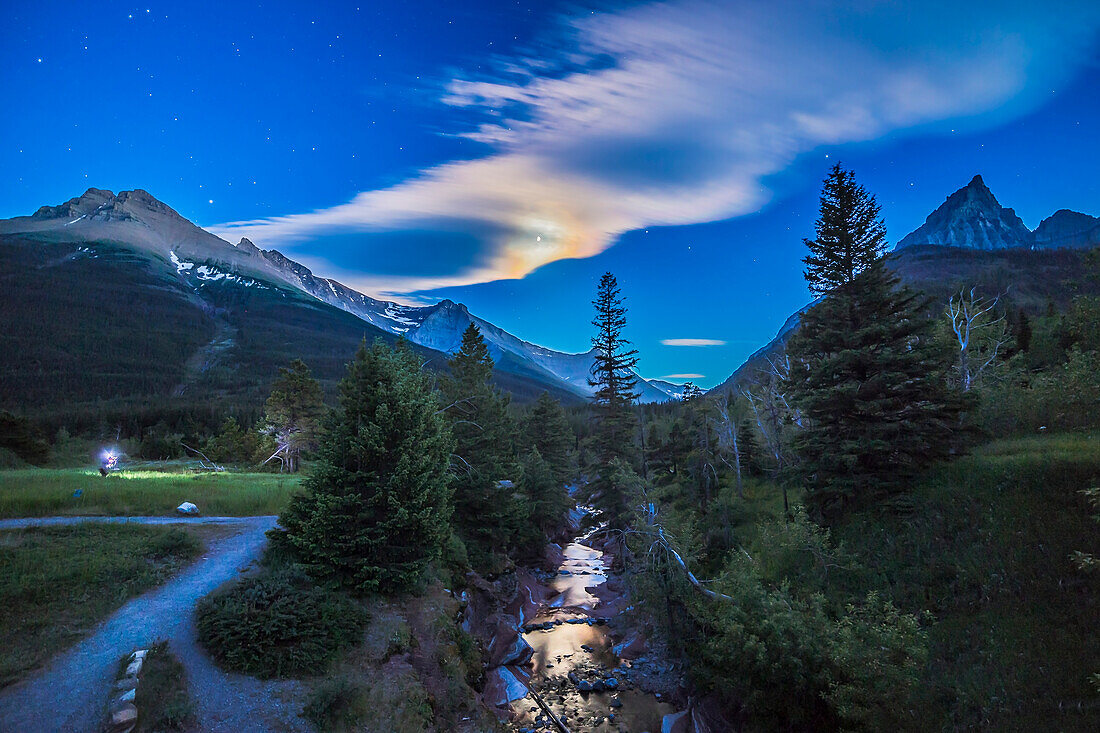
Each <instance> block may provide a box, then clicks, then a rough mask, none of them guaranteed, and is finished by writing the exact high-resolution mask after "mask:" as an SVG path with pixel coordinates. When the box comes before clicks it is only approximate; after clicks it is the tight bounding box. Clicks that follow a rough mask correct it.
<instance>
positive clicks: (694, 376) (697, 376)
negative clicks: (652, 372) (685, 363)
mask: <svg viewBox="0 0 1100 733" xmlns="http://www.w3.org/2000/svg"><path fill="white" fill-rule="evenodd" d="M706 376H707V375H705V374H666V375H664V376H663V377H661V379H705V378H706Z"/></svg>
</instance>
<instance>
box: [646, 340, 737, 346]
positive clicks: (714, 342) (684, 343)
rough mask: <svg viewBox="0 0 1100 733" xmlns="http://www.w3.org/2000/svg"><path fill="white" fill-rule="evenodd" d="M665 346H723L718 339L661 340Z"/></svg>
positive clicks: (723, 343) (722, 342)
mask: <svg viewBox="0 0 1100 733" xmlns="http://www.w3.org/2000/svg"><path fill="white" fill-rule="evenodd" d="M661 343H662V344H664V345H665V346H725V345H726V342H725V341H720V340H719V339H661Z"/></svg>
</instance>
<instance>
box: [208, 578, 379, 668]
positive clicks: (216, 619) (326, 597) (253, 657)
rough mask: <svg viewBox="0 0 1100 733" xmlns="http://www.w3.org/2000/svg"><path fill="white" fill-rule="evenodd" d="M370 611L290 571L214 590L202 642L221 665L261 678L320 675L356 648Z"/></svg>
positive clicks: (210, 599)
mask: <svg viewBox="0 0 1100 733" xmlns="http://www.w3.org/2000/svg"><path fill="white" fill-rule="evenodd" d="M366 621H367V614H366V612H365V611H364V610H363V609H362V608H361V607H360V606H359V605H358V604H356V603H355V602H353V601H351V600H350V599H348V598H347V597H345V596H343V595H340V594H337V593H334V592H332V591H327V590H323V589H321V588H317V587H315V586H313V585H312V584H311V582H310V580H309V578H308V577H307V576H306V575H305V574H303V573H301V572H299V571H296V570H293V569H287V570H280V571H277V572H272V573H267V574H264V575H259V576H256V577H252V578H247V579H245V580H242V581H240V582H239V583H237V584H236V585H234V586H232V587H231V588H229V589H227V590H223V591H215V592H214V593H213V594H211V595H209V596H207V597H206V598H204V599H203V600H202V601H201V602H200V604H199V608H198V628H199V640H200V641H201V642H202V644H203V645H204V646H205V647H206V648H207V650H208V651H209V652H210V653H211V655H213V657H214V658H215V659H217V660H218V661H219V662H220V663H221V664H222V665H224V666H225V667H227V668H229V669H233V670H237V671H241V672H246V673H248V674H251V675H255V676H257V677H260V678H268V677H296V676H301V675H303V674H308V673H311V672H315V671H317V670H318V669H319V668H321V667H323V666H324V665H326V664H327V663H328V662H329V661H330V660H331V659H332V657H333V655H334V654H335V653H336V652H337V651H339V650H340V649H341V648H343V647H345V646H347V645H348V644H350V643H353V642H354V641H355V639H356V638H357V637H358V634H359V632H360V631H361V629H362V627H363V625H364V624H365V623H366Z"/></svg>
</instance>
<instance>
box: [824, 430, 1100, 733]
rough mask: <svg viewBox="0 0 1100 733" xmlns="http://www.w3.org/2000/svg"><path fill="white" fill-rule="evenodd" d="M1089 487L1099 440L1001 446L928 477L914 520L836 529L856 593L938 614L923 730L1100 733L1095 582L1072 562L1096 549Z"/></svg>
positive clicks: (1099, 529)
mask: <svg viewBox="0 0 1100 733" xmlns="http://www.w3.org/2000/svg"><path fill="white" fill-rule="evenodd" d="M1096 485H1100V436H1098V435H1096V434H1068V435H1049V436H1041V437H1033V438H1024V439H1017V440H1005V441H997V442H994V443H991V444H989V445H987V446H983V447H981V448H979V449H977V450H976V451H975V452H974V453H973V454H972V455H970V456H966V457H964V458H961V459H960V460H958V461H955V462H953V463H950V464H947V465H944V466H942V467H939V468H937V469H935V470H933V471H932V472H931V473H930V474H929V475H928V476H926V477H925V478H924V479H923V480H922V481H921V482H919V484H918V485H917V486H916V487H915V490H914V492H913V506H912V509H911V510H910V511H909V512H907V513H905V514H903V515H892V514H889V513H886V512H883V513H867V514H864V515H860V516H857V517H854V518H853V520H852V521H851V522H849V523H847V524H845V525H843V526H841V527H838V528H836V530H835V531H834V537H835V538H836V539H837V540H840V541H843V542H844V544H845V545H846V546H847V548H848V549H849V550H851V551H853V552H854V553H856V555H857V556H858V557H859V559H860V561H861V563H862V564H863V565H864V566H865V568H866V570H865V572H864V574H863V577H862V578H860V579H859V580H858V581H857V585H858V586H863V587H867V586H872V587H878V588H880V589H882V590H883V591H884V592H887V593H889V594H890V595H891V596H892V597H893V598H894V600H895V601H896V602H897V603H898V605H899V606H901V607H902V608H903V609H904V610H907V611H913V612H917V611H920V610H924V609H927V610H930V611H931V612H932V614H933V616H934V617H935V623H934V624H933V626H932V628H931V635H930V638H931V658H930V663H929V665H928V668H927V669H926V671H925V681H924V684H923V685H922V691H921V696H920V699H919V700H917V701H916V702H917V705H918V707H917V709H918V710H921V711H923V713H922V715H921V716H920V717H921V719H920V720H919V721H917V722H918V723H919V725H920V726H921V727H924V728H925V729H927V728H928V727H933V728H935V727H944V728H948V727H950V728H984V729H994V730H1010V729H1011V730H1016V729H1022V730H1052V729H1058V730H1098V729H1100V695H1098V694H1097V691H1096V690H1095V689H1094V688H1093V686H1092V685H1091V683H1090V682H1089V679H1088V677H1089V674H1090V673H1092V672H1096V671H1100V636H1098V635H1097V634H1096V620H1097V619H1098V618H1100V578H1098V577H1097V576H1096V574H1092V575H1089V574H1086V573H1083V572H1081V571H1080V570H1078V569H1077V568H1076V567H1074V565H1073V563H1072V562H1071V560H1070V556H1071V554H1072V553H1073V551H1074V550H1082V551H1086V552H1092V553H1096V552H1098V551H1100V526H1098V525H1097V524H1096V522H1094V521H1093V520H1092V518H1091V517H1090V514H1091V512H1090V510H1089V507H1088V505H1087V503H1086V502H1085V500H1084V497H1083V496H1081V494H1080V491H1081V490H1082V489H1086V488H1089V487H1090V486H1096ZM929 724H930V725H929Z"/></svg>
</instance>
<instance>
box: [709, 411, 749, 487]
mask: <svg viewBox="0 0 1100 733" xmlns="http://www.w3.org/2000/svg"><path fill="white" fill-rule="evenodd" d="M732 397H733V395H732V394H724V395H722V396H721V397H719V398H718V399H716V400H715V401H714V409H715V412H716V413H717V416H718V417H717V419H716V420H715V427H716V429H717V432H718V448H719V450H718V458H719V460H721V461H722V463H724V464H726V466H727V467H729V468H732V469H733V474H734V476H735V477H736V478H737V496H738V498H741V499H744V498H745V485H744V481H743V479H742V477H741V447H740V446H739V445H738V443H737V423H736V421H735V419H734V417H733V405H732V404H731V402H732V401H733V400H732ZM728 455H732V457H733V461H732V463H731V462H730V461H729V460H728V459H727V458H726V456H728Z"/></svg>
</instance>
